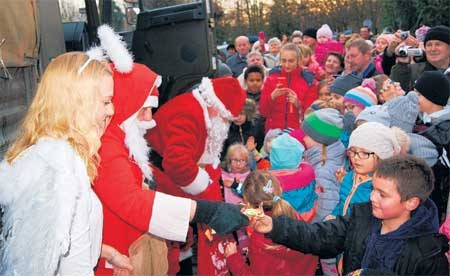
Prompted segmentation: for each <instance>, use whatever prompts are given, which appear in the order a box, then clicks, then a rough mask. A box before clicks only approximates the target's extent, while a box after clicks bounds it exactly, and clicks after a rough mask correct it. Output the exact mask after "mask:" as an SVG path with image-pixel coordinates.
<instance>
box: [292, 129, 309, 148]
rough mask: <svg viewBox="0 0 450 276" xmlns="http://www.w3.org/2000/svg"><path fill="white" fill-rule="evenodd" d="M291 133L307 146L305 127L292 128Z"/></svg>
mask: <svg viewBox="0 0 450 276" xmlns="http://www.w3.org/2000/svg"><path fill="white" fill-rule="evenodd" d="M289 135H291V136H292V137H294V138H295V139H297V141H299V142H300V143H301V144H302V145H303V146H305V147H306V145H305V136H306V134H305V132H304V131H303V129H301V128H299V129H296V130H292V131H291V132H289Z"/></svg>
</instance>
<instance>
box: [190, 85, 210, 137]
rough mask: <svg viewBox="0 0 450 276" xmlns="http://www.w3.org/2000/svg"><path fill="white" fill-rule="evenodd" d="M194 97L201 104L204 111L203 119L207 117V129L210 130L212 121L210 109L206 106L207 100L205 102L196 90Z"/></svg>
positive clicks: (193, 92)
mask: <svg viewBox="0 0 450 276" xmlns="http://www.w3.org/2000/svg"><path fill="white" fill-rule="evenodd" d="M192 95H193V96H194V98H195V99H196V100H197V102H198V103H199V104H200V106H201V108H202V110H203V117H205V125H206V129H209V128H210V127H211V120H210V119H209V113H208V107H207V106H206V102H205V100H203V98H202V96H201V95H200V92H199V91H198V89H195V90H194V91H192Z"/></svg>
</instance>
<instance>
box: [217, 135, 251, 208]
mask: <svg viewBox="0 0 450 276" xmlns="http://www.w3.org/2000/svg"><path fill="white" fill-rule="evenodd" d="M249 160H250V155H249V153H248V151H247V148H246V147H245V146H244V145H242V144H234V145H231V146H230V147H229V148H228V151H227V155H226V158H225V161H226V162H225V163H226V169H222V181H223V185H224V198H225V202H228V203H233V204H239V203H240V202H242V198H241V197H240V196H239V195H238V194H236V193H234V192H232V190H231V186H232V184H233V182H237V183H243V182H244V180H245V178H246V177H247V175H248V174H249V173H250V168H249V165H248V162H249Z"/></svg>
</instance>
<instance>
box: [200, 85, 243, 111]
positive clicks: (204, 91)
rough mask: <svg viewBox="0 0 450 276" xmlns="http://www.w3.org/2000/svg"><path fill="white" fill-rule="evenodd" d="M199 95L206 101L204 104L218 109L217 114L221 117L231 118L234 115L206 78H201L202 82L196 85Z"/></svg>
mask: <svg viewBox="0 0 450 276" xmlns="http://www.w3.org/2000/svg"><path fill="white" fill-rule="evenodd" d="M198 90H199V92H200V95H201V96H202V98H203V100H204V101H205V103H206V106H208V107H211V106H214V107H216V108H217V109H218V110H219V114H220V116H221V117H222V118H225V119H229V120H232V119H233V118H234V117H233V115H232V114H231V112H230V111H229V110H228V109H227V108H226V107H225V105H224V104H223V103H222V102H221V101H220V99H219V98H218V97H217V95H216V93H215V92H214V87H213V85H212V82H211V80H210V79H208V78H203V79H202V83H201V84H200V86H199V87H198Z"/></svg>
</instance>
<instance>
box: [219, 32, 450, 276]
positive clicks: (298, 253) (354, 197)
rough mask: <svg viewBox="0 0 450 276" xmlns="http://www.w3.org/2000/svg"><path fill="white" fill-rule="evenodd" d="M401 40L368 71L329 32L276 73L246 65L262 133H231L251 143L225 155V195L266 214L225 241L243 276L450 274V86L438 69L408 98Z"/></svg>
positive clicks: (289, 51)
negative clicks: (394, 61)
mask: <svg viewBox="0 0 450 276" xmlns="http://www.w3.org/2000/svg"><path fill="white" fill-rule="evenodd" d="M310 32H311V30H308V34H309V33H310ZM305 35H306V34H305ZM394 36H395V35H394V34H383V35H380V36H378V38H377V39H376V40H374V41H376V43H375V45H374V47H373V51H372V52H371V53H370V55H372V58H373V61H371V62H372V63H370V64H369V65H368V66H367V68H362V69H363V70H362V71H361V72H362V73H360V74H358V73H356V72H355V71H354V70H353V71H352V70H350V69H349V68H351V66H353V68H354V66H355V65H354V64H345V63H344V58H343V55H344V54H345V50H346V49H348V47H360V44H361V43H363V42H361V41H358V39H351V41H350V42H347V44H346V47H344V46H343V45H342V44H341V43H339V42H337V41H334V40H332V33H331V30H330V29H329V26H328V25H324V26H322V28H321V29H319V30H318V31H317V33H316V38H317V43H316V44H315V46H314V47H311V45H306V43H305V42H303V43H302V42H301V39H300V41H297V40H298V39H297V38H299V36H298V35H296V36H293V38H295V39H296V40H295V41H294V39H292V42H294V43H286V44H283V46H281V48H278V49H279V53H278V55H277V54H276V53H275V52H274V51H272V52H271V53H270V58H269V59H270V61H271V63H270V64H271V65H270V68H271V70H270V71H269V72H268V74H266V73H265V71H264V69H263V68H262V67H260V66H257V65H256V66H249V67H248V68H247V69H246V71H245V74H244V77H245V83H246V87H247V97H248V98H249V99H252V103H251V104H254V103H255V104H256V108H255V113H254V116H253V115H251V116H250V115H248V114H247V119H249V118H250V117H251V118H253V119H249V120H252V121H253V128H252V129H253V130H252V131H248V132H246V131H244V128H239V132H236V127H235V125H236V126H239V125H240V124H242V123H241V121H242V120H244V119H243V118H241V117H240V118H238V119H237V120H236V121H235V122H234V123H233V125H232V127H231V128H230V132H229V135H230V137H236V133H240V136H241V137H242V139H234V140H233V143H234V142H238V143H240V144H239V145H232V146H231V147H229V148H228V150H227V151H224V153H225V152H227V155H226V158H225V163H226V165H225V166H224V169H223V173H222V179H223V186H224V187H223V189H224V196H225V201H227V202H232V203H234V204H241V206H244V208H260V210H262V211H263V212H264V214H265V216H262V217H257V218H255V219H252V221H251V223H250V226H249V227H247V228H246V229H241V230H240V231H239V232H238V233H237V239H236V242H227V243H226V244H224V248H225V249H224V255H225V257H226V261H227V265H228V268H229V271H230V272H231V273H232V274H233V275H255V274H256V275H258V274H266V275H267V274H271V275H272V274H273V275H291V274H294V275H313V274H314V273H316V272H317V271H316V269H318V270H319V271H320V273H323V274H325V275H338V273H340V274H341V275H342V274H344V275H345V274H352V275H359V274H361V273H363V274H372V275H379V274H401V275H410V274H415V275H417V274H433V275H442V274H445V275H448V266H449V263H448V262H447V258H446V255H445V254H446V252H447V250H448V248H449V247H448V244H447V241H448V240H447V238H446V237H445V236H444V235H441V234H439V230H438V228H439V225H442V227H441V232H442V233H444V234H446V235H449V236H450V231H448V229H450V226H449V225H450V217H449V218H448V219H447V220H446V221H445V218H446V214H447V202H448V197H449V183H450V178H449V174H450V173H449V170H450V169H449V168H450V162H449V159H448V154H447V153H448V152H450V148H449V141H450V108H449V105H448V101H449V96H450V86H449V85H450V84H449V79H448V77H447V76H445V75H444V74H443V73H442V72H440V71H438V70H435V71H426V72H424V73H423V74H421V76H420V77H419V78H418V80H417V82H416V83H415V86H414V90H412V91H404V90H403V89H402V86H401V85H400V83H398V82H395V81H393V80H392V79H390V78H389V77H388V76H387V75H383V73H386V72H384V71H383V69H385V68H384V67H382V64H381V61H382V60H381V59H382V57H383V54H384V52H385V50H386V48H387V47H388V45H389V43H390V42H391V41H392V40H393V37H394ZM303 37H306V36H303ZM300 38H301V36H300ZM433 38H434V39H436V37H433ZM308 39H309V38H308ZM355 40H356V42H354V41H355ZM272 42H274V41H272ZM275 42H276V43H278V41H275ZM275 42H274V43H275ZM352 42H354V43H352ZM277 45H278V44H277ZM277 45H275V46H274V48H277V47H278V46H277ZM358 45H359V46H358ZM449 47H450V46H449ZM362 48H363V49H365V48H366V46H364V47H362ZM358 49H359V48H358ZM363 54H364V53H363ZM276 57H278V58H279V61H278V63H276V62H273V60H274V59H275V58H276ZM349 66H350V67H349ZM346 68H347V69H346ZM376 70H377V71H378V73H376V74H374V73H373V72H372V71H376ZM389 70H390V68H389ZM369 71H370V72H369ZM377 74H379V75H377ZM249 104H250V103H249V102H247V104H246V108H244V113H245V112H247V111H246V110H247V105H249ZM244 113H243V114H244ZM252 135H255V136H252ZM249 137H251V138H249ZM229 139H230V141H231V139H232V138H229ZM231 144H232V143H228V144H226V147H228V146H229V145H231ZM237 163H239V164H237ZM238 165H240V166H238ZM444 221H445V223H444ZM264 233H267V234H265V235H263V234H264ZM244 237H245V238H244ZM292 249H293V250H292ZM310 254H312V255H310ZM319 258H320V260H319Z"/></svg>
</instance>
